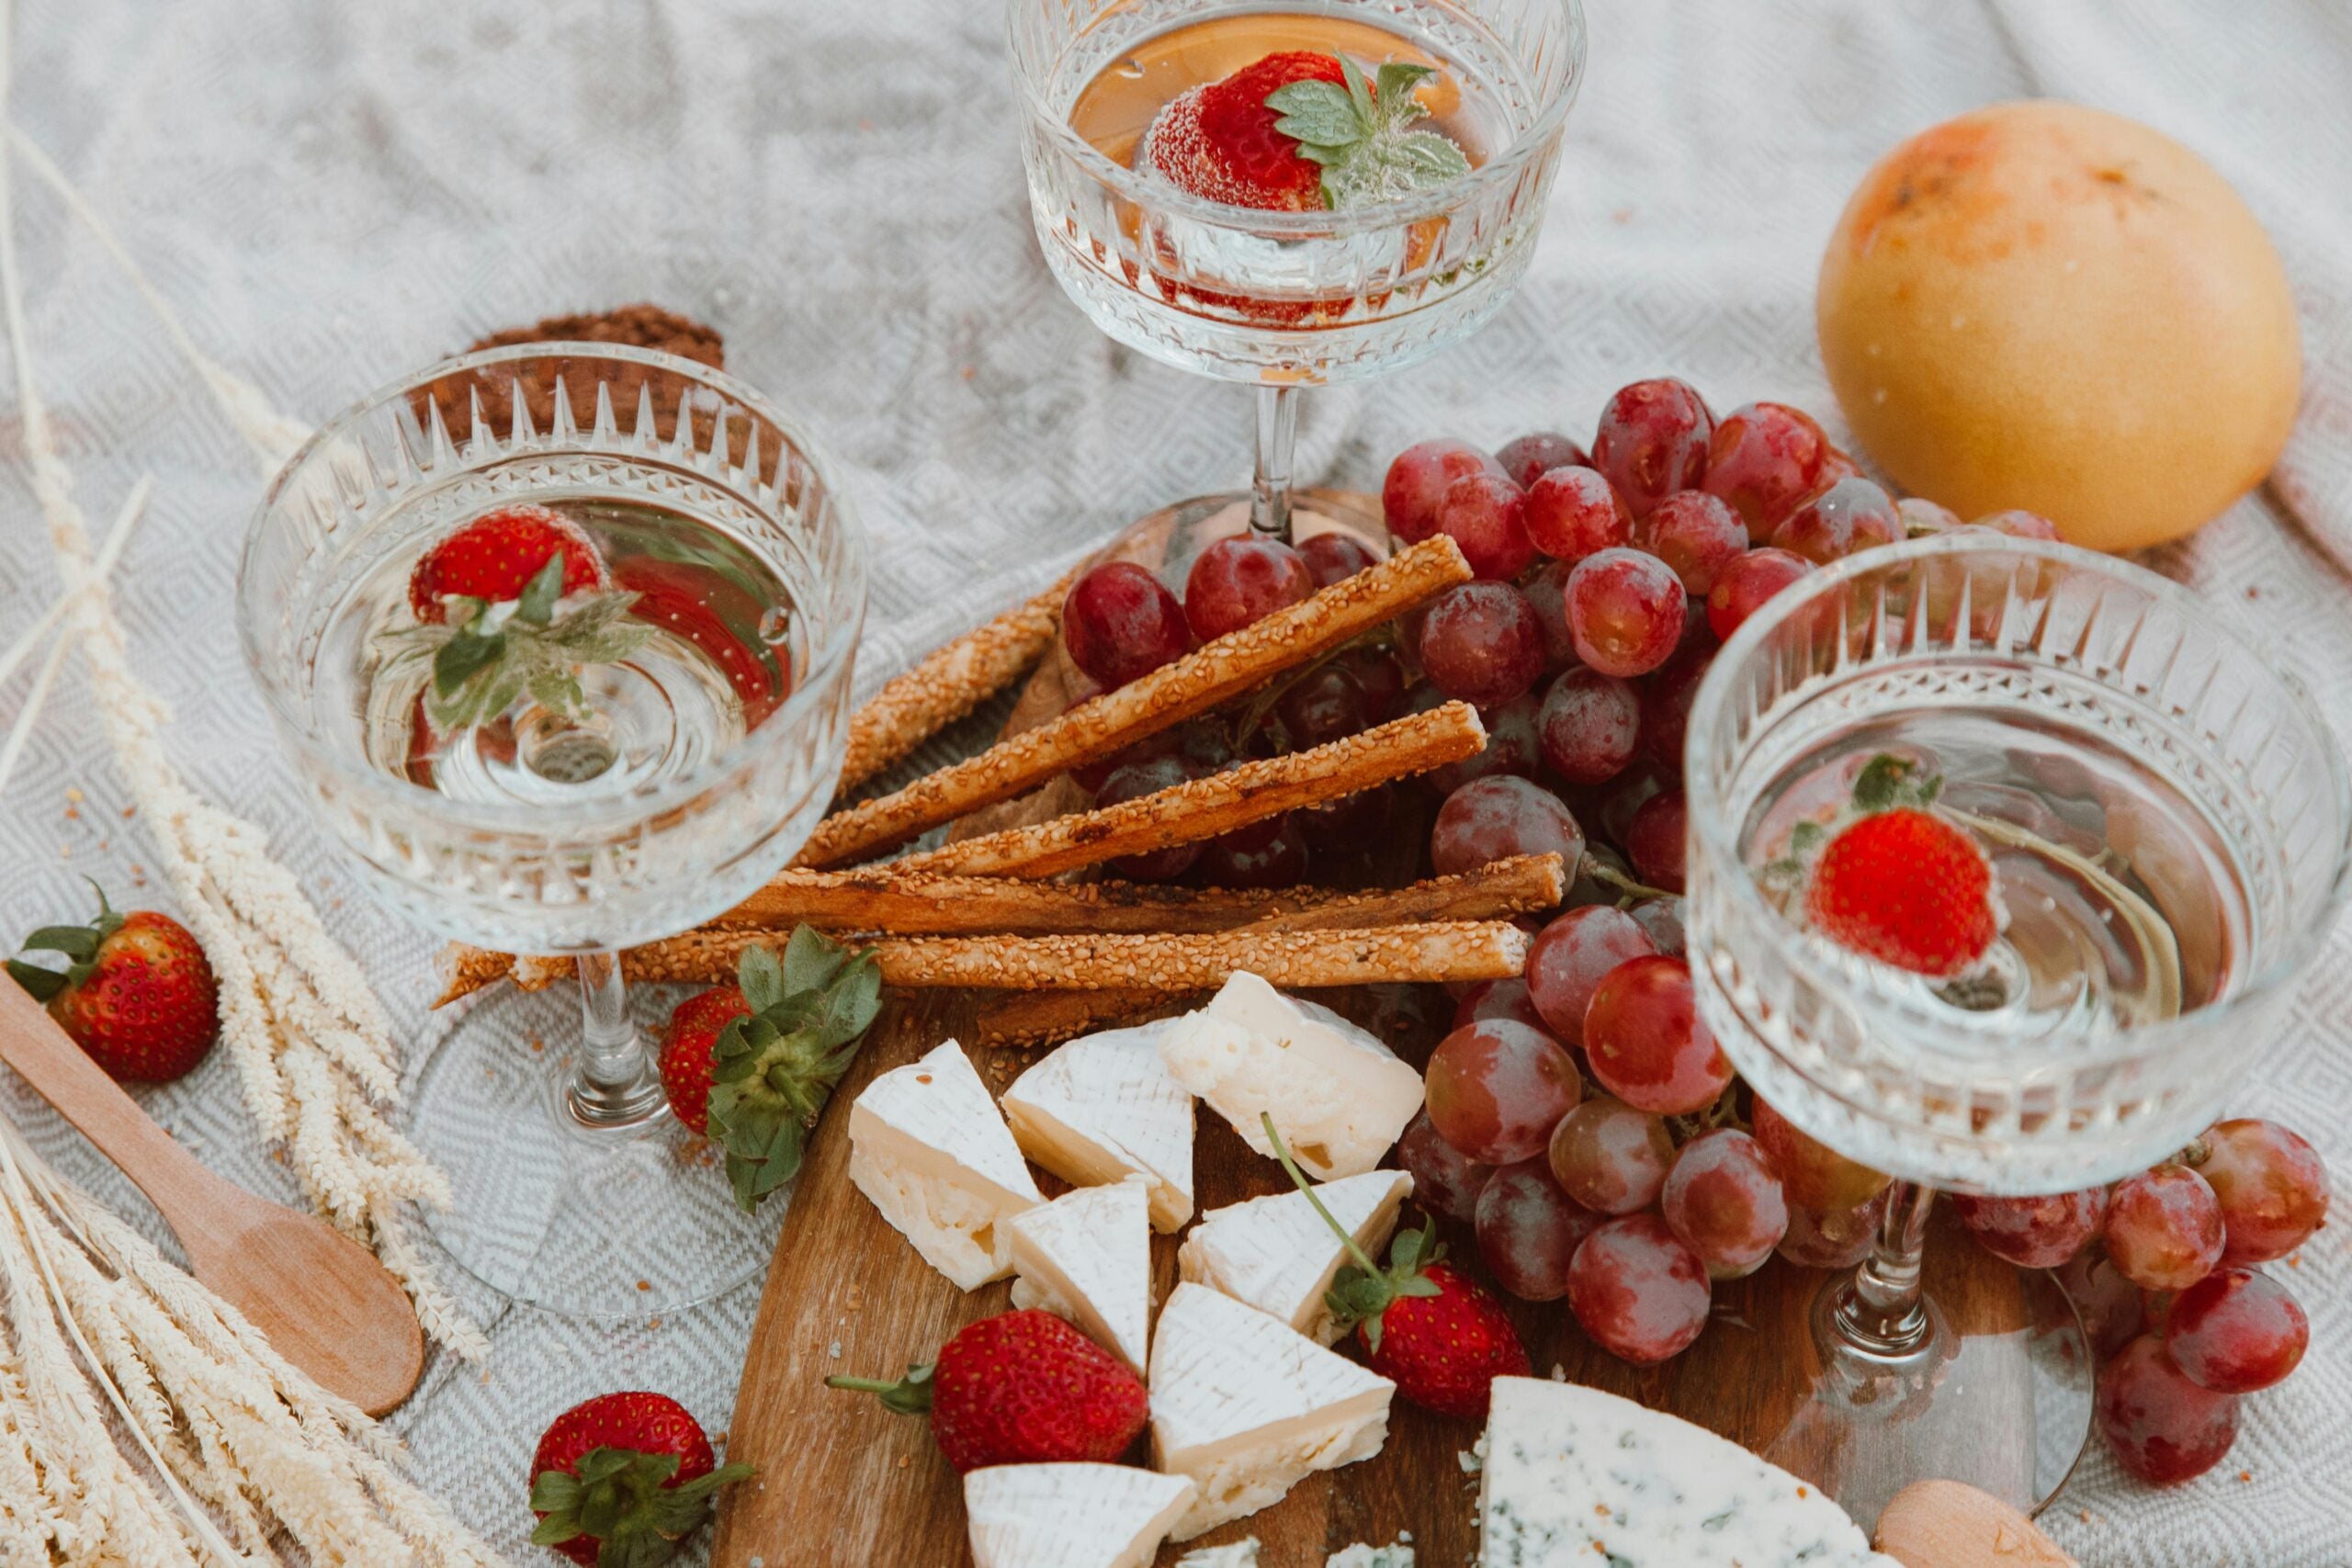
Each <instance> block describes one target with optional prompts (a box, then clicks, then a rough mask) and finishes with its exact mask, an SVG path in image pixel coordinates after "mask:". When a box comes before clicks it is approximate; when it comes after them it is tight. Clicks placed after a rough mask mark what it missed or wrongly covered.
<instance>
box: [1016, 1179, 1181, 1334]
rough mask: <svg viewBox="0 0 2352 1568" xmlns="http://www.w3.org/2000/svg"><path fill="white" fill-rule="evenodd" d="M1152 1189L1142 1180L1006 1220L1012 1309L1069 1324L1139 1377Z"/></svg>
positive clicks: (1076, 1192) (1081, 1193)
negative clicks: (1032, 1310)
mask: <svg viewBox="0 0 2352 1568" xmlns="http://www.w3.org/2000/svg"><path fill="white" fill-rule="evenodd" d="M1150 1190H1151V1183H1150V1182H1148V1181H1147V1180H1145V1179H1143V1178H1142V1177H1140V1176H1130V1177H1128V1178H1127V1179H1125V1181H1122V1182H1119V1183H1118V1184H1117V1185H1115V1186H1112V1187H1080V1188H1076V1189H1073V1190H1070V1191H1069V1192H1066V1193H1064V1194H1062V1196H1060V1197H1058V1198H1057V1199H1055V1200H1054V1201H1052V1202H1050V1203H1047V1204H1046V1205H1045V1206H1043V1207H1042V1208H1036V1209H1031V1210H1029V1211H1028V1212H1027V1213H1020V1214H1015V1215H1013V1216H1012V1219H1010V1220H1008V1221H1006V1222H1005V1224H1006V1225H1007V1226H1008V1227H1009V1228H1010V1229H1011V1231H1012V1269H1013V1280H1012V1304H1013V1306H1014V1307H1015V1308H1026V1307H1044V1308H1045V1309H1046V1311H1047V1312H1050V1313H1052V1314H1054V1315H1056V1316H1057V1317H1066V1318H1068V1319H1069V1321H1070V1322H1072V1323H1074V1324H1076V1325H1078V1326H1079V1327H1080V1328H1082V1329H1084V1330H1085V1331H1086V1332H1087V1334H1088V1336H1089V1337H1091V1338H1092V1339H1093V1340H1094V1341H1095V1343H1097V1344H1099V1345H1101V1346H1103V1348H1106V1349H1108V1350H1110V1351H1111V1353H1112V1354H1114V1355H1115V1356H1117V1357H1118V1358H1119V1359H1121V1360H1123V1361H1125V1362H1126V1364H1127V1365H1128V1366H1129V1367H1131V1368H1133V1369H1134V1370H1135V1371H1136V1374H1137V1375H1141V1373H1142V1372H1143V1370H1144V1367H1145V1364H1146V1363H1145V1359H1144V1351H1145V1346H1146V1344H1147V1341H1148V1337H1149V1335H1150V1331H1151V1330H1150V1325H1151V1200H1150V1198H1149V1197H1148V1193H1149V1191H1150Z"/></svg>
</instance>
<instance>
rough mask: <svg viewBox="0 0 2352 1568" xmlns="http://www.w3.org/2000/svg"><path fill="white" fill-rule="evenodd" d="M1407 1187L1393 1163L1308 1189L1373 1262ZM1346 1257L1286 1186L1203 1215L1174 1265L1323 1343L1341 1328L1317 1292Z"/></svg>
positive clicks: (1317, 1218) (1344, 1250)
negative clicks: (1386, 1168) (1312, 1189)
mask: <svg viewBox="0 0 2352 1568" xmlns="http://www.w3.org/2000/svg"><path fill="white" fill-rule="evenodd" d="M1412 1190H1413V1179H1412V1178H1411V1177H1410V1176H1408V1175H1407V1174H1406V1173H1405V1172H1403V1171H1401V1170H1369V1171H1366V1172H1364V1174H1363V1175H1362V1176H1345V1177H1341V1178H1340V1179H1339V1180H1337V1181H1329V1182H1325V1183H1324V1184H1323V1185H1322V1186H1320V1187H1317V1189H1316V1190H1315V1196H1316V1197H1317V1198H1319V1199H1321V1200H1322V1202H1323V1206H1324V1207H1325V1208H1326V1209H1329V1211H1330V1212H1331V1217H1332V1218H1333V1219H1335V1220H1337V1221H1339V1222H1340V1224H1342V1225H1345V1226H1346V1227H1347V1229H1348V1234H1349V1235H1352V1236H1353V1237H1355V1239H1356V1245H1357V1246H1358V1247H1363V1250H1364V1251H1365V1252H1366V1253H1368V1254H1369V1255H1370V1256H1371V1257H1372V1259H1373V1261H1374V1262H1375V1263H1376V1262H1378V1261H1379V1260H1380V1255H1381V1249H1382V1248H1383V1247H1386V1246H1387V1245H1388V1237H1389V1234H1390V1233H1391V1232H1393V1231H1394V1230H1396V1228H1397V1208H1398V1207H1399V1206H1400V1205H1401V1204H1402V1203H1403V1202H1404V1201H1405V1199H1406V1197H1407V1196H1408V1194H1409V1193H1410V1192H1411V1191H1412ZM1347 1261H1348V1249H1347V1248H1346V1247H1344V1246H1342V1245H1340V1238H1339V1237H1338V1236H1336V1235H1332V1234H1331V1227H1330V1226H1329V1225H1327V1224H1324V1223H1323V1216H1322V1215H1320V1214H1318V1213H1316V1212H1315V1206H1314V1205H1313V1204H1312V1203H1309V1202H1308V1201H1306V1194H1305V1193H1304V1192H1297V1191H1292V1192H1278V1193H1275V1194H1274V1195H1273V1196H1272V1197H1268V1198H1252V1199H1250V1201H1248V1202H1246V1203H1235V1204H1233V1205H1231V1206H1229V1207H1227V1208H1223V1209H1211V1210H1210V1211H1209V1212H1208V1213H1205V1214H1203V1215H1202V1216H1201V1223H1200V1224H1197V1225H1194V1226H1193V1232H1192V1234H1191V1235H1188V1236H1186V1237H1185V1238H1184V1245H1183V1247H1181V1248H1180V1249H1178V1251H1177V1254H1176V1269H1177V1272H1178V1273H1180V1274H1182V1276H1183V1277H1184V1278H1185V1279H1187V1280H1192V1281H1193V1282H1194V1283H1195V1284H1202V1285H1206V1286H1208V1287H1210V1288H1211V1289H1212V1290H1217V1291H1222V1292H1225V1293H1226V1294H1227V1295H1228V1296H1231V1297H1232V1298H1233V1299H1234V1300H1235V1301H1238V1302H1243V1303H1248V1304H1249V1305H1250V1306H1253V1307H1256V1308H1257V1309H1258V1310H1259V1311H1260V1312H1263V1313H1270V1314H1272V1315H1274V1316H1275V1317H1279V1318H1281V1319H1282V1320H1283V1322H1284V1323H1287V1324H1289V1325H1291V1326H1292V1327H1293V1328H1295V1329H1297V1330H1298V1331H1299V1332H1300V1333H1301V1334H1304V1335H1306V1336H1307V1337H1310V1338H1313V1339H1317V1340H1319V1341H1321V1342H1322V1343H1323V1344H1326V1345H1329V1344H1330V1343H1331V1342H1332V1341H1333V1340H1335V1339H1337V1338H1339V1337H1340V1334H1341V1333H1342V1332H1343V1330H1342V1329H1341V1328H1340V1326H1339V1325H1338V1324H1337V1323H1335V1322H1334V1321H1333V1319H1332V1316H1331V1309H1330V1308H1329V1306H1327V1305H1325V1304H1324V1302H1323V1293H1324V1292H1326V1291H1329V1289H1330V1288H1331V1281H1332V1280H1333V1279H1334V1278H1335V1277H1336V1276H1337V1275H1338V1274H1339V1272H1340V1268H1341V1267H1342V1266H1343V1265H1345V1264H1346V1263H1347Z"/></svg>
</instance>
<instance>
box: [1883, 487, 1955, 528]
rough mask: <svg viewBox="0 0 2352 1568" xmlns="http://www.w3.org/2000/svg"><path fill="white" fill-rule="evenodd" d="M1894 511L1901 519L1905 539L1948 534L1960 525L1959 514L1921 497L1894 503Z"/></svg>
mask: <svg viewBox="0 0 2352 1568" xmlns="http://www.w3.org/2000/svg"><path fill="white" fill-rule="evenodd" d="M1894 511H1895V515H1897V516H1899V517H1901V518H1902V519H1903V534H1904V536H1905V538H1910V539H1917V538H1920V537H1923V536H1927V535H1930V534H1949V533H1951V531H1952V530H1953V529H1954V528H1957V527H1959V526H1960V525H1961V524H1960V513H1957V512H1954V511H1953V510H1952V509H1951V507H1949V506H1939V505H1937V504H1936V503H1935V502H1932V501H1929V500H1928V498H1927V497H1926V496H1923V495H1906V496H1905V497H1904V498H1903V499H1902V500H1901V501H1898V502H1895V503H1894Z"/></svg>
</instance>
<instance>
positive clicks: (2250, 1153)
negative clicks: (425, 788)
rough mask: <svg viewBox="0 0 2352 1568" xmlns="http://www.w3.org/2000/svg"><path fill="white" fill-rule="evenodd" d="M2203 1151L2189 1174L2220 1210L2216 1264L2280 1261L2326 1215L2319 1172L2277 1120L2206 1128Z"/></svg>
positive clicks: (2314, 1157)
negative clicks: (2202, 1159) (2202, 1182)
mask: <svg viewBox="0 0 2352 1568" xmlns="http://www.w3.org/2000/svg"><path fill="white" fill-rule="evenodd" d="M2205 1150H2206V1154H2205V1163H2204V1164H2202V1165H2200V1166H2199V1167H2198V1168H2197V1173H2198V1174H2199V1176H2202V1177H2203V1178H2204V1179H2205V1180H2206V1182H2207V1183H2208V1184H2209V1185H2210V1186H2211V1188H2212V1189H2213V1196H2214V1197H2215V1198H2216V1199H2217V1200H2219V1201H2220V1202H2221V1205H2222V1227H2223V1230H2224V1232H2225V1235H2224V1236H2223V1239H2222V1262H2224V1263H2267V1262H2269V1261H2270V1260H2271V1259H2272V1258H2284V1257H2286V1256H2287V1254H2289V1253H2290V1252H2292V1251H2294V1250H2295V1248H2297V1247H2301V1246H2302V1245H2303V1239H2304V1238H2305V1237H2306V1236H2308V1235H2311V1234H2312V1232H2313V1231H2315V1230H2317V1229H2319V1227H2320V1222H2321V1221H2323V1220H2324V1219H2326V1218H2327V1199H2328V1190H2327V1167H2326V1166H2325V1165H2324V1164H2323V1163H2322V1162H2321V1160H2320V1157H2319V1151H2318V1150H2317V1149H2314V1148H2312V1146H2311V1145H2309V1144H2307V1143H2305V1142H2304V1141H2303V1140H2302V1139H2301V1138H2300V1137H2297V1136H2296V1135H2295V1134H2292V1133H2290V1132H2289V1131H2288V1130H2287V1129H2286V1128H2284V1127H2281V1126H2280V1125H2278V1122H2264V1121H2261V1120H2258V1119H2256V1118H2254V1117H2244V1118H2240V1119H2239V1120H2236V1121H2232V1122H2215V1123H2214V1124H2213V1125H2212V1126H2211V1127H2210V1128H2208V1129H2206V1132H2205Z"/></svg>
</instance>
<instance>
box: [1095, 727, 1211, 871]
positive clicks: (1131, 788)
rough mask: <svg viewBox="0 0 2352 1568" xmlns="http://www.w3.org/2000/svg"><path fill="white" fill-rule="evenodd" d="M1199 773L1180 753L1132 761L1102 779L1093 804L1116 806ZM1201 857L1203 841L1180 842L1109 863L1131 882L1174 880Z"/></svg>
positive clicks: (1169, 786)
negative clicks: (1201, 842) (1101, 784)
mask: <svg viewBox="0 0 2352 1568" xmlns="http://www.w3.org/2000/svg"><path fill="white" fill-rule="evenodd" d="M1197 776H1198V773H1197V772H1196V771H1195V770H1194V769H1193V767H1192V766H1190V765H1189V764H1188V763H1186V762H1185V761H1184V760H1183V759H1182V758H1181V757H1155V758H1153V759H1152V760H1150V761H1145V762H1131V763H1129V764H1128V765H1127V766H1125V767H1124V768H1121V769H1120V770H1119V771H1118V772H1116V773H1113V774H1112V775H1111V776H1110V777H1109V778H1107V779H1105V780H1103V787H1102V788H1101V789H1099V790H1097V791H1095V792H1094V804H1095V805H1096V806H1098V807H1099V806H1116V805H1118V804H1119V803H1120V802H1122V801H1127V800H1136V799H1139V798H1141V797H1142V796H1144V795H1157V794H1159V792H1160V791H1161V790H1163V789H1173V788H1174V787H1175V786H1176V785H1178V784H1184V783H1187V782H1189V781H1190V780H1192V779H1193V778H1195V777H1197ZM1200 858H1201V846H1200V845H1198V844H1177V845H1174V846H1172V847H1170V848H1169V849H1164V850H1153V851H1152V852H1149V853H1148V854H1140V855H1125V856H1122V857H1121V858H1119V859H1117V860H1114V861H1113V862H1111V863H1110V869H1111V870H1112V871H1113V872H1114V873H1115V874H1118V875H1120V876H1124V877H1125V878H1126V879H1127V880H1128V881H1130V882H1172V881H1174V880H1175V879H1176V878H1178V877H1180V876H1182V875H1183V874H1185V873H1186V872H1188V871H1190V870H1192V869H1193V862H1195V861H1197V860H1199V859H1200Z"/></svg>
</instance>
